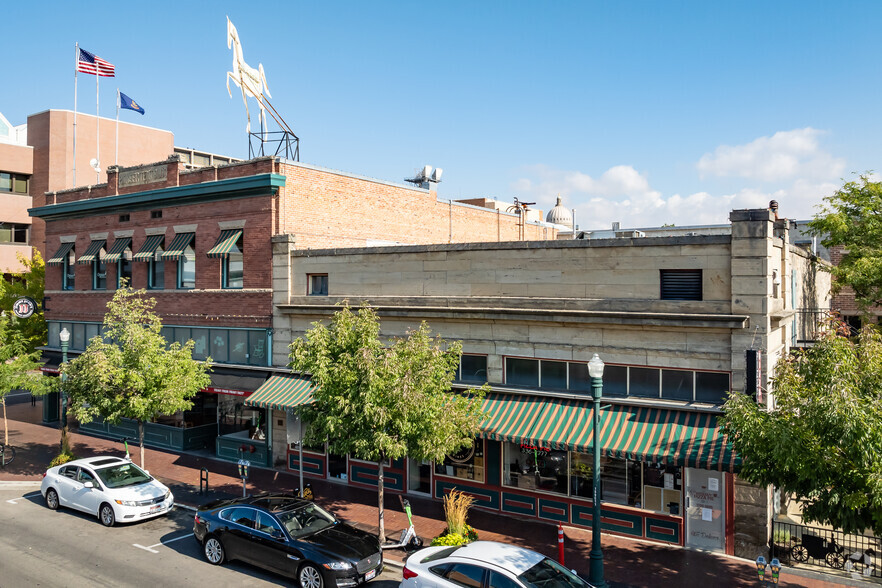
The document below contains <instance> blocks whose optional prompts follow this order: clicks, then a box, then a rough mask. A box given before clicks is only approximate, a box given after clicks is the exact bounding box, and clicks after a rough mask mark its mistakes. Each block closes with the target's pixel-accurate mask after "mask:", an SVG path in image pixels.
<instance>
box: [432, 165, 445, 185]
mask: <svg viewBox="0 0 882 588" xmlns="http://www.w3.org/2000/svg"><path fill="white" fill-rule="evenodd" d="M443 173H444V170H443V169H441V168H440V167H436V168H435V171H434V172H433V173H432V181H434V182H440V181H441V174H443Z"/></svg>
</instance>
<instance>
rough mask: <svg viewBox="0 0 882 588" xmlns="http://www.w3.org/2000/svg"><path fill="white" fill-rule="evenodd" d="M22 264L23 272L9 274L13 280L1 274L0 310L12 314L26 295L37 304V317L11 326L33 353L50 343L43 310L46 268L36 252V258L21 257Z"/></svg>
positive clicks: (19, 256) (35, 314) (34, 316)
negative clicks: (13, 309) (14, 304)
mask: <svg viewBox="0 0 882 588" xmlns="http://www.w3.org/2000/svg"><path fill="white" fill-rule="evenodd" d="M18 261H19V262H20V263H21V264H22V265H23V266H24V267H25V270H24V271H23V272H19V273H13V274H9V277H5V276H3V275H2V274H0V310H2V311H3V312H5V313H6V314H10V313H11V311H12V305H13V303H14V302H15V301H16V300H18V299H19V298H21V297H22V296H27V297H29V298H33V299H34V301H36V303H37V311H36V312H35V313H34V314H33V316H31V317H30V318H28V319H26V320H20V321H17V322H15V323H12V324H11V325H10V328H11V329H12V330H14V331H18V332H19V333H21V335H22V339H23V341H24V342H25V344H26V345H27V348H28V351H29V352H30V351H33V350H35V349H36V348H37V347H39V346H41V345H45V344H46V320H45V319H44V318H43V307H42V302H43V288H44V286H45V284H46V265H45V263H44V262H43V258H42V257H41V256H40V252H39V251H37V250H36V249H34V256H33V258H32V259H28V258H27V257H25V256H23V255H22V254H19V255H18Z"/></svg>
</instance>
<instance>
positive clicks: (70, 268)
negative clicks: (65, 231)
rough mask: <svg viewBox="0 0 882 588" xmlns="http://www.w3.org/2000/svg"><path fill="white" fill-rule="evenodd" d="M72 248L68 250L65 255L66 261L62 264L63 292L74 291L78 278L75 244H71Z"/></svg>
mask: <svg viewBox="0 0 882 588" xmlns="http://www.w3.org/2000/svg"><path fill="white" fill-rule="evenodd" d="M69 245H71V248H70V249H69V250H68V253H66V254H65V255H64V259H63V262H62V268H61V289H62V290H73V289H74V286H75V285H76V284H75V281H76V280H75V278H76V274H77V272H76V268H77V265H76V261H75V259H76V258H75V257H74V250H73V243H69Z"/></svg>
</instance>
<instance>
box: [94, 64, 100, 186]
mask: <svg viewBox="0 0 882 588" xmlns="http://www.w3.org/2000/svg"><path fill="white" fill-rule="evenodd" d="M100 77H101V76H100V75H99V74H98V69H97V64H96V69H95V161H97V162H98V163H97V164H96V165H95V183H96V184H100V183H101V172H100V171H99V170H100V169H101V118H100V117H99V116H98V78H100Z"/></svg>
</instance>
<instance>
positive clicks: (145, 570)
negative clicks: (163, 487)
mask: <svg viewBox="0 0 882 588" xmlns="http://www.w3.org/2000/svg"><path fill="white" fill-rule="evenodd" d="M0 521H2V529H3V531H2V533H0V570H2V572H0V588H18V587H25V586H52V587H71V588H73V587H86V586H87V587H89V588H93V587H97V586H108V587H117V586H132V587H144V588H155V587H156V586H168V585H178V586H210V587H212V588H218V587H222V586H296V585H297V584H296V582H295V581H294V580H290V579H287V578H285V577H283V576H278V575H275V574H272V573H268V572H264V571H262V570H260V569H259V568H255V567H252V566H250V565H248V564H243V563H239V562H232V563H225V564H224V565H222V566H213V565H211V564H209V563H208V562H206V561H205V559H204V558H203V556H202V550H201V547H200V546H199V544H198V543H197V542H196V539H195V538H194V537H193V512H192V511H190V510H185V509H182V508H177V507H176V508H175V509H173V510H172V511H171V512H170V513H169V514H168V515H166V516H163V517H159V518H156V519H152V520H148V521H142V522H138V523H133V524H129V525H117V526H115V527H112V528H109V529H108V528H105V527H103V526H101V524H100V523H99V522H98V519H97V518H96V517H92V516H88V515H86V514H83V513H79V512H77V511H72V510H65V509H61V510H59V511H57V512H53V511H51V510H49V509H48V508H46V506H45V504H44V502H43V497H42V496H41V495H40V491H39V485H38V484H32V485H30V486H26V485H16V486H2V485H0ZM400 581H401V572H400V571H399V570H396V569H394V568H387V570H386V571H385V572H383V574H381V575H380V576H379V578H378V579H376V580H374V581H372V582H371V583H370V586H371V587H372V588H395V587H397V586H398V583H399V582H400Z"/></svg>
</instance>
